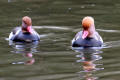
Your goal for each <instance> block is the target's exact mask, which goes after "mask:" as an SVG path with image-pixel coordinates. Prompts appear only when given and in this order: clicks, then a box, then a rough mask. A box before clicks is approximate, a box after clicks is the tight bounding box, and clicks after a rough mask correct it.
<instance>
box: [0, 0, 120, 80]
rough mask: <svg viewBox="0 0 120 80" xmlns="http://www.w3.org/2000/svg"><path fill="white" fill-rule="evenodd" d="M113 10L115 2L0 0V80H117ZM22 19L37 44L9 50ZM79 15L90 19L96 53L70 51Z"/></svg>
mask: <svg viewBox="0 0 120 80" xmlns="http://www.w3.org/2000/svg"><path fill="white" fill-rule="evenodd" d="M119 9H120V1H119V0H0V23H1V24H0V51H1V52H0V54H1V56H0V80H119V75H120V64H119V61H120V60H119V56H120V54H119V51H120V49H119V47H120V40H119V39H120V37H119V34H120V26H119V25H120V23H119V21H120V20H119V19H120V16H119V14H120V10H119ZM26 15H27V16H30V17H31V18H32V20H33V27H34V28H35V30H36V31H37V32H38V33H39V34H40V36H41V41H40V43H39V44H36V45H31V44H25V45H22V44H17V45H15V44H14V45H9V41H8V40H7V38H8V36H9V33H10V32H11V30H12V29H13V28H14V27H16V26H19V25H21V18H22V17H23V16H26ZM84 16H93V17H94V18H95V25H96V30H97V31H98V32H99V33H100V34H101V36H102V37H103V40H104V45H103V47H102V48H100V49H85V50H83V49H72V48H71V40H72V38H73V37H74V35H75V34H76V33H77V32H78V31H80V30H82V28H81V20H82V18H83V17H84Z"/></svg>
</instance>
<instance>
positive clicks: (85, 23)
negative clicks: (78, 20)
mask: <svg viewBox="0 0 120 80" xmlns="http://www.w3.org/2000/svg"><path fill="white" fill-rule="evenodd" d="M92 25H94V19H93V18H92V17H90V16H87V17H84V18H83V20H82V27H83V28H84V29H88V28H89V27H90V26H92Z"/></svg>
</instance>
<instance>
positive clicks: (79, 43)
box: [72, 38, 102, 47]
mask: <svg viewBox="0 0 120 80" xmlns="http://www.w3.org/2000/svg"><path fill="white" fill-rule="evenodd" d="M72 46H73V47H100V46H102V42H101V41H98V40H96V39H94V38H86V39H82V38H79V39H77V40H76V41H75V42H74V43H73V44H72Z"/></svg>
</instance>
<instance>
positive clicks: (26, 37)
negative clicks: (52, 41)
mask: <svg viewBox="0 0 120 80" xmlns="http://www.w3.org/2000/svg"><path fill="white" fill-rule="evenodd" d="M39 40H40V39H39V36H38V35H35V34H31V33H22V32H19V34H18V35H16V36H15V37H14V39H13V41H15V42H34V41H39Z"/></svg>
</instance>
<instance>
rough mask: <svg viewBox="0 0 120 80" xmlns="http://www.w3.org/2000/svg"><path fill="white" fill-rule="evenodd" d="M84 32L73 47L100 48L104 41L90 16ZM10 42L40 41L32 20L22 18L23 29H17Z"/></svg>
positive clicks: (13, 32)
mask: <svg viewBox="0 0 120 80" xmlns="http://www.w3.org/2000/svg"><path fill="white" fill-rule="evenodd" d="M82 27H83V30H82V31H80V32H78V33H77V34H76V35H75V37H74V38H73V40H72V47H100V46H102V44H103V40H102V38H101V36H100V35H99V33H98V32H97V31H96V30H95V25H94V19H93V18H92V17H90V16H87V17H85V18H83V20H82ZM9 40H12V41H15V42H34V41H39V40H40V36H39V34H38V33H37V32H36V31H35V30H34V29H33V28H32V20H31V18H30V17H28V16H25V17H23V18H22V25H21V27H16V28H15V29H13V31H12V32H11V33H10V35H9Z"/></svg>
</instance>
